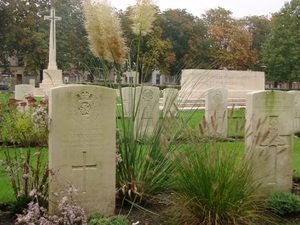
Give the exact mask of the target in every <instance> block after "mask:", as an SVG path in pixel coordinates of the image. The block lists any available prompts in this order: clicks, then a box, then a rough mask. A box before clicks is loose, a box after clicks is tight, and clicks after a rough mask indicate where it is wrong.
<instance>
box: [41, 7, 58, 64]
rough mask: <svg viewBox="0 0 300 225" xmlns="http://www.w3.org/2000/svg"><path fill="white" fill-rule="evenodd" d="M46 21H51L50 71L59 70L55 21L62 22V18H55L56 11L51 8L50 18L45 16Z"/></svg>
mask: <svg viewBox="0 0 300 225" xmlns="http://www.w3.org/2000/svg"><path fill="white" fill-rule="evenodd" d="M44 20H50V21H51V22H50V37H49V63H48V70H57V65H56V33H55V21H56V20H57V21H59V20H61V17H55V9H54V8H51V12H50V16H44Z"/></svg>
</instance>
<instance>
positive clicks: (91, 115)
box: [70, 90, 100, 125]
mask: <svg viewBox="0 0 300 225" xmlns="http://www.w3.org/2000/svg"><path fill="white" fill-rule="evenodd" d="M99 107H100V100H99V99H97V98H96V96H94V95H93V94H91V93H89V92H88V91H85V90H84V91H82V92H80V93H78V94H76V95H75V96H74V97H73V98H72V100H71V104H70V114H71V117H72V118H73V120H74V121H75V122H76V123H79V124H82V125H88V124H91V123H93V122H94V121H95V120H96V119H97V118H98V116H99V114H100V111H99Z"/></svg>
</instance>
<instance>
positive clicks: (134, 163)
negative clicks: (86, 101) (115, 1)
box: [84, 0, 172, 203]
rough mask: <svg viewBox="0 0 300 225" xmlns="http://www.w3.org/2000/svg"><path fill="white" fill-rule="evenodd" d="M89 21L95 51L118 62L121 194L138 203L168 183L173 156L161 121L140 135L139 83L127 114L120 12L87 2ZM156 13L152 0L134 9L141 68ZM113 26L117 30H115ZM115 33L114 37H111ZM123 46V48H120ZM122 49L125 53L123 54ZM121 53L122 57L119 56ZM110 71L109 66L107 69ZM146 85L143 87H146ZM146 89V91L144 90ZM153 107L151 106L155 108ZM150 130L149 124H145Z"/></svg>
mask: <svg viewBox="0 0 300 225" xmlns="http://www.w3.org/2000/svg"><path fill="white" fill-rule="evenodd" d="M84 13H85V25H86V29H87V32H88V38H89V41H90V47H91V49H92V51H93V52H94V54H95V55H96V56H98V57H100V58H101V59H103V60H106V61H108V62H113V63H114V66H113V67H114V68H115V69H116V73H117V76H118V82H119V83H118V91H119V94H120V96H119V102H120V106H119V107H118V112H117V114H118V120H117V139H118V143H117V145H118V146H117V147H118V154H120V156H121V157H122V162H120V163H118V165H117V175H116V186H117V198H118V200H120V202H123V201H124V199H126V200H127V201H130V202H134V203H143V202H145V201H149V200H150V199H151V197H152V196H153V195H154V194H156V193H158V192H161V191H163V190H165V189H166V188H167V186H168V182H167V181H168V179H169V176H168V175H169V174H170V173H172V168H171V164H170V163H169V159H168V158H167V157H166V156H165V155H164V154H162V152H161V151H160V145H161V144H160V134H161V132H162V131H163V130H162V126H161V125H160V123H161V122H159V123H158V124H157V125H156V127H155V128H154V131H153V135H150V137H147V138H146V139H142V140H141V139H137V138H136V133H135V132H136V131H135V120H136V119H140V118H137V111H138V108H139V107H145V106H141V105H139V102H140V101H139V100H138V99H140V97H141V96H137V94H136V93H137V91H136V90H137V87H136V83H134V84H132V86H131V87H130V88H132V89H131V93H132V94H131V104H130V105H131V106H130V107H131V115H130V116H129V117H125V114H124V112H125V107H126V106H125V105H124V96H123V95H122V91H121V90H122V85H121V72H122V71H121V70H120V68H121V66H123V64H122V63H123V57H124V56H123V53H125V49H126V48H125V47H124V46H123V44H124V41H123V38H122V33H121V28H120V26H119V22H118V21H119V20H118V18H117V14H116V13H115V12H114V10H113V9H112V7H111V6H110V5H109V4H108V3H107V2H106V1H100V3H87V4H86V5H85V10H84ZM155 13H156V8H155V5H154V4H153V3H152V1H149V0H143V1H140V0H139V1H137V3H136V5H134V6H133V10H132V16H131V19H132V24H133V25H132V28H133V31H134V33H135V34H136V35H137V39H138V50H137V62H136V65H137V66H136V67H137V68H138V62H139V54H140V43H141V37H142V36H144V35H146V34H147V33H149V32H150V31H151V28H152V22H153V21H154V19H155V17H154V15H155ZM112 29H113V31H112ZM111 36H114V37H113V38H110V37H111ZM117 48H119V50H117ZM121 53H122V54H121ZM116 56H118V57H116ZM105 71H108V70H105ZM142 88H143V87H142ZM141 92H142V91H141ZM151 110H152V109H149V111H151ZM145 129H146V130H147V128H145Z"/></svg>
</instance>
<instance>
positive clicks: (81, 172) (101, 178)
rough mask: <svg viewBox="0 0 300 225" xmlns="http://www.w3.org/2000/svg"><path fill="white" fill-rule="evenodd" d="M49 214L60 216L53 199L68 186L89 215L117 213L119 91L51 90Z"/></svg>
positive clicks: (77, 87)
mask: <svg viewBox="0 0 300 225" xmlns="http://www.w3.org/2000/svg"><path fill="white" fill-rule="evenodd" d="M49 116H50V119H51V125H50V133H49V169H50V170H51V172H50V192H49V200H50V201H49V212H50V214H55V213H57V205H56V203H57V198H56V196H55V195H54V194H53V193H55V192H57V193H59V192H60V191H61V190H65V189H66V186H67V185H68V184H71V185H74V186H75V188H77V189H79V193H78V196H77V201H78V204H79V206H81V207H83V208H84V211H85V213H86V214H87V215H89V214H91V213H94V212H101V213H102V214H104V215H105V216H111V215H114V212H115V165H116V92H115V90H114V89H110V88H105V87H97V86H89V85H70V86H65V87H56V88H52V89H50V95H49Z"/></svg>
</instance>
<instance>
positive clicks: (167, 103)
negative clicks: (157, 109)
mask: <svg viewBox="0 0 300 225" xmlns="http://www.w3.org/2000/svg"><path fill="white" fill-rule="evenodd" d="M163 101H164V105H163V116H164V117H170V116H172V115H173V116H177V113H178V90H177V89H176V88H165V89H164V90H163Z"/></svg>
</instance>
